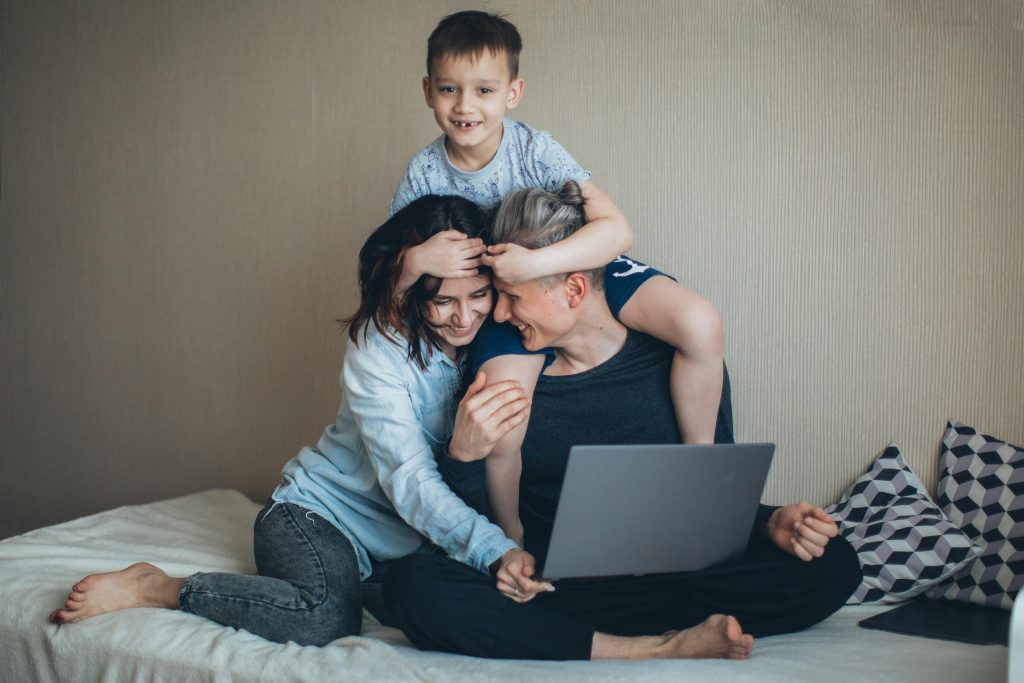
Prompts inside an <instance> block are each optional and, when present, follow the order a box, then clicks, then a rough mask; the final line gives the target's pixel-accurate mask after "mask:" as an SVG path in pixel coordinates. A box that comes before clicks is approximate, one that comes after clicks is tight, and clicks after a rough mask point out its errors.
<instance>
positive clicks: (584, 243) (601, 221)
mask: <svg viewBox="0 0 1024 683" xmlns="http://www.w3.org/2000/svg"><path fill="white" fill-rule="evenodd" d="M632 243H633V232H632V228H630V227H629V223H628V222H627V221H626V217H625V216H622V215H621V214H620V215H618V216H614V217H613V216H608V217H600V218H596V219H595V220H592V221H590V222H589V223H587V224H586V225H584V226H583V227H582V228H580V229H579V230H578V231H576V232H575V233H573V234H572V235H570V236H569V237H567V238H565V239H564V240H561V241H560V242H556V243H555V244H551V245H548V246H546V247H542V248H540V249H535V250H534V251H533V252H532V253H531V255H530V256H531V266H532V269H533V271H534V272H533V277H534V278H538V277H545V276H547V275H558V274H561V273H571V272H575V271H578V270H591V269H594V268H603V267H604V266H605V265H606V264H608V263H610V262H611V261H614V260H615V259H616V258H617V257H618V256H620V255H621V254H623V253H625V252H626V251H628V250H629V248H630V246H632Z"/></svg>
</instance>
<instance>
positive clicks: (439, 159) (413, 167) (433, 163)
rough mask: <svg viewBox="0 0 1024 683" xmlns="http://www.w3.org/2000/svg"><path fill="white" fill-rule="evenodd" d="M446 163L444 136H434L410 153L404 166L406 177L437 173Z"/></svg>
mask: <svg viewBox="0 0 1024 683" xmlns="http://www.w3.org/2000/svg"><path fill="white" fill-rule="evenodd" d="M447 165H448V160H447V158H446V155H445V154H444V136H443V135H442V136H440V137H438V138H435V139H434V141H433V142H431V143H430V144H429V145H427V146H426V147H424V148H423V149H421V150H420V151H418V152H416V153H415V154H413V155H412V158H411V159H409V165H408V167H407V168H406V177H408V178H414V177H423V176H428V175H430V174H432V173H438V172H440V171H441V170H443V169H444V168H446V167H447Z"/></svg>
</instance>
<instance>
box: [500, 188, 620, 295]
mask: <svg viewBox="0 0 1024 683" xmlns="http://www.w3.org/2000/svg"><path fill="white" fill-rule="evenodd" d="M581 189H582V190H583V198H584V199H585V200H586V203H585V204H584V205H583V208H584V210H585V211H586V215H587V224H586V225H584V226H583V227H582V228H580V230H578V231H577V232H576V233H575V234H573V235H570V236H569V237H567V238H566V239H564V240H562V241H560V242H557V243H556V244H552V245H549V246H547V247H543V248H541V249H532V250H531V249H526V248H524V247H520V246H518V245H515V244H498V245H494V246H492V247H491V248H490V249H488V252H487V253H486V254H484V256H483V263H484V265H486V266H490V267H491V268H492V269H493V270H494V274H495V275H496V276H497V277H499V278H501V279H502V280H505V281H506V282H509V283H511V284H517V283H520V282H526V281H527V280H533V279H536V278H539V277H544V276H546V275H557V274H559V273H571V272H573V271H577V270H590V269H592V268H600V267H602V266H604V265H605V264H607V263H609V262H610V261H613V260H615V258H616V257H617V256H619V255H620V254H624V253H625V252H627V251H629V248H630V247H632V246H633V228H631V227H630V225H629V221H628V220H626V216H625V214H623V213H622V211H621V210H620V209H619V207H618V206H617V205H616V204H615V202H613V201H612V199H611V197H609V196H608V195H607V194H605V193H604V191H603V190H602V189H601V188H599V187H598V186H597V184H596V183H594V181H593V180H587V181H586V182H585V183H583V185H582V186H581Z"/></svg>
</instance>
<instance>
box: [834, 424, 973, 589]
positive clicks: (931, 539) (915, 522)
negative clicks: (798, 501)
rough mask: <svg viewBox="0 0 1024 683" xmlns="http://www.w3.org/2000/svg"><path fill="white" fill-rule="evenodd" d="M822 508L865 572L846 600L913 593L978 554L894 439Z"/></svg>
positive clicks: (926, 587)
mask: <svg viewBox="0 0 1024 683" xmlns="http://www.w3.org/2000/svg"><path fill="white" fill-rule="evenodd" d="M826 510H827V511H828V513H829V514H830V515H832V517H833V519H835V520H836V524H838V525H839V533H840V534H842V535H843V537H844V538H845V539H846V540H847V541H849V542H850V545H852V546H853V549H854V550H856V551H857V558H858V559H859V560H860V565H861V569H862V571H863V572H864V580H863V581H862V582H861V584H860V586H858V587H857V590H855V591H854V593H853V595H852V596H850V599H849V600H848V601H847V604H858V603H863V602H881V603H885V602H899V601H901V600H906V599H907V598H912V597H914V596H915V595H919V594H921V593H923V592H924V591H926V590H927V589H928V588H929V587H931V586H933V585H934V584H936V583H938V582H940V581H942V580H943V579H945V578H946V577H948V576H950V575H952V574H954V573H956V572H957V571H958V570H959V569H960V568H961V567H963V566H964V565H965V564H967V563H968V562H970V561H971V560H972V559H974V557H975V556H976V555H977V554H978V548H976V547H975V546H974V545H973V544H972V543H971V539H970V538H968V537H967V536H966V535H964V533H963V532H962V531H960V529H959V527H957V526H956V525H955V524H953V523H952V522H950V520H949V519H947V518H946V516H945V515H944V514H942V510H940V509H939V507H938V506H937V505H935V503H934V502H932V499H931V498H929V497H928V492H927V489H925V487H924V485H923V484H922V483H921V480H920V479H918V478H917V475H916V474H914V472H913V470H911V469H910V466H909V465H907V462H906V460H904V458H903V454H902V453H901V452H900V449H899V447H897V446H896V444H890V445H889V447H888V448H886V449H885V451H883V452H882V454H881V455H879V456H878V458H877V459H876V460H875V462H874V463H872V465H871V467H869V468H868V470H867V472H865V473H864V474H863V475H862V476H861V477H860V478H859V479H857V481H855V482H854V483H853V486H851V487H850V488H849V489H847V491H846V492H845V493H844V494H843V496H842V498H840V499H839V502H838V503H836V504H835V505H831V506H829V507H828V508H826Z"/></svg>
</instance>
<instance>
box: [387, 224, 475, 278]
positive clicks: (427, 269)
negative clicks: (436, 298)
mask: <svg viewBox="0 0 1024 683" xmlns="http://www.w3.org/2000/svg"><path fill="white" fill-rule="evenodd" d="M485 248H486V247H484V241H483V240H482V239H480V238H479V237H466V235H465V234H463V233H461V232H459V231H458V230H445V231H443V232H439V233H437V234H436V235H434V236H433V237H431V238H430V239H429V240H427V241H426V242H424V243H423V244H418V245H416V246H415V247H412V248H411V249H409V250H408V251H407V252H406V255H405V259H404V261H403V263H402V274H403V276H405V275H408V276H409V278H410V279H411V280H412V281H413V282H415V281H416V280H418V279H419V277H420V276H421V275H431V276H433V277H440V278H451V277H472V276H474V275H477V274H478V273H479V271H478V270H477V268H479V267H480V264H481V263H480V255H481V254H483V253H484V249H485ZM413 275H415V277H412V276H413ZM403 279H405V278H404V277H403Z"/></svg>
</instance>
